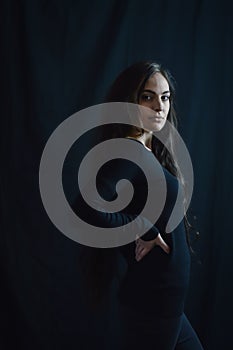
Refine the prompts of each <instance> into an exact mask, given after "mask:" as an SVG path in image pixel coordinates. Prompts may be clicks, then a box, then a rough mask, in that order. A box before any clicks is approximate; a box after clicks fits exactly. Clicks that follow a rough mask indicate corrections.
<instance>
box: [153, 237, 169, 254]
mask: <svg viewBox="0 0 233 350" xmlns="http://www.w3.org/2000/svg"><path fill="white" fill-rule="evenodd" d="M155 242H156V244H157V245H159V246H160V247H161V248H162V249H163V250H164V251H165V253H167V254H169V253H170V247H169V246H168V245H167V243H166V242H165V241H164V240H163V238H162V237H161V235H160V234H159V235H158V237H157V238H156V240H155Z"/></svg>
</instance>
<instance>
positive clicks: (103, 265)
mask: <svg viewBox="0 0 233 350" xmlns="http://www.w3.org/2000/svg"><path fill="white" fill-rule="evenodd" d="M155 73H161V74H162V75H163V76H164V77H165V79H166V80H167V82H168V84H169V89H170V110H169V113H168V116H167V119H168V120H169V122H170V123H171V124H172V125H173V126H174V127H175V128H177V116H176V111H175V106H174V97H175V87H174V86H175V81H174V79H173V77H172V76H171V74H170V73H169V71H168V70H166V69H164V68H162V66H161V65H160V64H158V63H154V62H138V63H135V64H133V65H131V66H130V67H128V68H127V69H126V70H124V71H123V72H122V73H121V74H120V75H119V76H118V77H117V78H116V80H115V81H114V82H113V84H112V85H111V87H110V89H109V91H108V93H107V95H106V97H105V102H131V103H136V104H138V103H139V96H140V94H141V92H142V91H143V89H144V86H145V84H146V82H147V80H148V79H149V78H150V77H151V76H152V75H153V74H155ZM143 132H144V131H143V130H142V129H140V128H138V127H133V126H131V125H126V124H113V125H111V126H109V125H108V126H107V127H106V128H105V129H104V131H103V138H104V139H109V138H113V137H126V136H140V135H142V134H143ZM168 140H169V142H170V143H171V144H170V147H169V149H170V150H171V151H170V152H169V151H168V148H167V147H166V146H167V145H166V146H165V145H164V144H162V142H160V141H159V140H158V139H157V138H156V139H155V137H154V136H153V138H152V152H153V153H154V155H155V156H156V157H157V159H158V160H159V161H160V163H161V164H162V165H163V166H164V167H165V168H166V169H167V170H169V171H170V172H171V173H172V174H173V175H175V176H176V177H177V178H179V179H180V181H181V183H182V185H183V186H184V190H185V183H184V179H183V176H182V174H181V172H180V169H179V166H178V164H177V163H176V161H175V157H174V154H173V136H172V134H170V135H168ZM184 192H185V191H184ZM184 200H185V199H184ZM184 222H185V229H186V238H187V242H188V246H189V248H190V250H191V251H192V248H191V244H190V234H189V232H190V229H191V228H192V226H191V225H190V223H189V221H188V218H187V215H186V214H185V215H184ZM80 257H81V259H80V266H81V270H82V272H83V277H84V283H85V286H86V296H87V299H88V303H89V305H90V306H91V307H92V309H95V308H96V307H97V306H98V305H100V303H101V301H102V300H103V298H104V296H105V295H106V293H107V290H108V287H109V286H110V284H111V282H112V280H113V276H114V273H115V272H116V270H117V269H116V265H117V252H116V249H115V248H90V247H83V249H82V252H81V256H80Z"/></svg>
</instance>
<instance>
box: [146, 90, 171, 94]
mask: <svg viewBox="0 0 233 350" xmlns="http://www.w3.org/2000/svg"><path fill="white" fill-rule="evenodd" d="M143 92H149V93H151V94H153V95H156V93H155V92H154V91H153V90H150V89H145V90H143ZM168 93H170V91H169V90H167V91H164V92H162V94H161V95H164V94H168Z"/></svg>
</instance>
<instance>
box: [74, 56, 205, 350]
mask: <svg viewBox="0 0 233 350" xmlns="http://www.w3.org/2000/svg"><path fill="white" fill-rule="evenodd" d="M106 102H130V103H134V104H137V105H140V106H144V107H147V109H145V110H147V111H149V113H142V117H141V121H140V122H141V124H140V127H139V126H132V125H126V124H112V125H110V126H106V127H105V130H104V139H111V138H127V139H128V140H130V142H132V145H133V144H134V145H135V142H137V145H138V144H139V145H140V147H141V148H140V152H141V156H142V158H143V159H144V161H145V164H146V166H147V167H148V171H150V172H151V174H154V184H153V185H154V186H159V179H158V172H157V164H158V162H159V163H160V166H161V168H162V172H163V176H164V178H165V181H166V188H167V194H166V200H165V204H164V208H163V210H162V212H161V215H160V216H159V219H158V220H157V221H156V222H155V223H153V226H152V227H151V228H150V229H149V230H148V232H146V233H145V234H144V235H142V236H141V237H140V238H139V237H137V238H136V239H135V241H133V242H131V243H129V244H126V245H123V246H121V247H119V248H117V249H116V248H107V249H101V248H87V247H83V253H84V254H83V255H82V257H83V259H82V260H81V268H82V270H83V272H84V274H83V275H84V277H85V279H84V281H85V283H86V284H85V286H86V288H87V289H86V290H87V292H88V293H89V298H90V302H91V304H92V305H93V306H97V305H99V304H100V302H101V300H103V298H104V296H105V295H106V293H107V290H108V287H109V285H110V283H111V281H112V279H113V277H114V271H116V261H117V260H116V256H117V253H118V252H120V254H122V256H123V257H124V259H125V261H126V263H127V271H126V273H125V275H124V278H123V280H121V281H120V285H119V293H118V296H119V304H120V312H121V313H120V314H121V322H122V325H123V336H122V345H121V349H129V347H130V348H132V349H134V350H135V349H142V348H143V349H158V350H172V349H180V350H181V349H183V350H186V349H187V350H200V349H202V346H201V344H200V341H199V339H198V337H197V335H196V333H195V331H194V330H193V328H192V327H191V325H190V323H189V321H188V320H187V318H186V316H185V315H184V301H185V295H186V291H187V288H188V283H189V272H190V250H191V248H190V243H189V242H190V240H189V232H188V225H189V224H188V221H187V217H186V215H184V219H183V220H182V221H181V222H180V224H179V225H178V226H177V227H176V228H175V229H174V230H173V231H172V232H170V233H165V228H166V225H167V222H168V220H169V217H170V215H171V212H172V209H173V207H174V205H175V202H176V199H177V193H178V188H179V186H183V176H182V174H181V172H180V170H179V165H178V164H177V163H176V161H175V154H174V153H173V148H172V142H173V140H172V137H173V136H172V134H171V133H170V134H168V135H167V141H168V143H169V142H170V148H169V149H170V151H168V147H165V146H164V144H163V143H162V142H161V141H160V140H159V138H157V137H156V133H160V132H162V131H163V129H164V127H165V126H166V123H167V121H169V122H170V123H171V124H172V125H173V126H175V127H177V119H176V113H175V109H174V85H173V81H172V78H171V76H170V74H169V73H168V71H167V70H165V69H163V68H162V67H161V66H160V65H159V64H157V63H150V62H140V63H136V64H134V65H132V66H130V67H129V68H127V69H126V70H125V71H123V72H122V73H121V74H120V75H119V76H118V77H117V79H116V80H115V81H114V82H113V84H112V86H111V88H110V89H109V92H108V94H107V97H106ZM150 111H151V112H150ZM122 178H126V179H128V180H129V181H130V182H131V183H132V185H133V187H134V190H135V193H134V197H133V200H132V203H130V204H129V205H128V206H127V208H125V209H124V210H122V211H121V212H118V213H111V215H109V213H105V212H104V211H101V212H100V213H97V214H96V211H95V213H94V212H93V211H91V212H90V211H89V209H88V207H87V206H85V205H83V204H82V201H80V200H79V201H78V202H77V203H76V208H78V210H77V212H78V214H79V216H81V217H82V218H83V220H85V221H87V222H89V223H91V224H92V225H98V226H103V227H109V228H110V227H116V226H121V225H125V224H127V223H128V222H130V221H132V220H134V219H135V217H136V216H138V217H139V219H140V220H139V221H138V225H139V226H140V225H141V226H143V225H146V223H145V221H144V218H141V217H140V212H141V210H142V208H143V205H144V204H145V202H146V199H147V194H148V193H147V191H148V187H147V183H146V180H145V176H144V174H143V172H142V171H141V170H140V169H138V167H137V166H136V165H135V164H134V163H133V162H131V161H130V160H129V161H127V160H125V159H117V160H116V161H115V162H114V161H111V162H108V164H106V166H105V167H103V169H102V170H101V171H100V172H99V173H98V178H97V187H98V190H99V193H100V194H101V195H102V196H103V198H105V199H107V200H109V201H111V200H113V199H114V198H115V197H116V183H117V182H118V181H119V180H120V179H122ZM184 193H185V191H184ZM154 200H155V204H156V200H157V199H156V198H155V199H154ZM184 200H185V198H184ZM180 205H181V206H182V205H183V202H182V203H180Z"/></svg>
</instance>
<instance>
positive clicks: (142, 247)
mask: <svg viewBox="0 0 233 350" xmlns="http://www.w3.org/2000/svg"><path fill="white" fill-rule="evenodd" d="M155 245H158V246H160V247H161V248H162V249H163V250H164V252H165V253H167V254H169V253H170V247H169V246H168V245H167V243H166V242H165V241H164V240H163V238H162V236H161V235H160V233H159V234H158V236H157V237H156V238H155V239H153V240H150V241H144V240H143V239H141V238H137V240H136V249H135V258H136V260H137V261H140V260H141V259H142V258H143V257H144V256H145V255H147V254H148V253H149V252H150V251H151V250H152V249H153V248H154V246H155Z"/></svg>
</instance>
